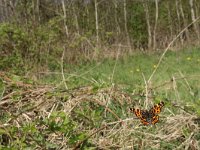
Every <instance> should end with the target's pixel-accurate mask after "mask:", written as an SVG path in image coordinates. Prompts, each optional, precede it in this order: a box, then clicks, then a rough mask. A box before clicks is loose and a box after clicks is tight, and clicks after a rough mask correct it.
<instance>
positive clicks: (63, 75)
mask: <svg viewBox="0 0 200 150" xmlns="http://www.w3.org/2000/svg"><path fill="white" fill-rule="evenodd" d="M64 55H65V47H63V53H62V58H61V73H62V78H63V82H64V85H65V88H66V90H68V87H67V84H66V79H65V74H64V67H63V60H64Z"/></svg>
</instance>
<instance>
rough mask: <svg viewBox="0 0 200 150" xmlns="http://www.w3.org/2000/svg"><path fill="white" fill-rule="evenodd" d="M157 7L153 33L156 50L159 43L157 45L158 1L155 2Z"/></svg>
mask: <svg viewBox="0 0 200 150" xmlns="http://www.w3.org/2000/svg"><path fill="white" fill-rule="evenodd" d="M155 5H156V14H155V25H154V31H153V49H154V50H156V48H157V43H156V29H157V23H158V0H155Z"/></svg>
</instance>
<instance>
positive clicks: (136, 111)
mask: <svg viewBox="0 0 200 150" xmlns="http://www.w3.org/2000/svg"><path fill="white" fill-rule="evenodd" d="M130 110H131V111H132V112H133V113H134V114H135V115H136V116H137V117H138V118H140V119H141V118H142V113H141V110H140V109H136V108H130Z"/></svg>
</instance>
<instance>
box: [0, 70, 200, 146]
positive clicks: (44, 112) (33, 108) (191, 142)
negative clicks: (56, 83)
mask: <svg viewBox="0 0 200 150" xmlns="http://www.w3.org/2000/svg"><path fill="white" fill-rule="evenodd" d="M1 78H2V79H3V81H4V84H5V90H4V92H3V97H2V99H1V101H0V108H1V118H3V119H1V125H0V126H1V130H2V131H1V145H2V146H3V147H6V146H11V145H12V146H13V144H12V143H13V142H14V143H15V142H16V140H20V139H21V137H25V138H26V139H25V143H26V146H30V145H32V144H35V147H34V148H35V149H47V145H46V144H45V143H43V142H42V141H38V140H36V139H35V137H34V136H35V133H34V132H33V131H29V130H28V131H26V132H24V133H23V132H22V131H24V130H22V129H21V128H24V125H28V124H31V123H34V126H35V128H36V129H37V130H38V131H39V132H40V133H41V134H42V135H43V134H45V135H43V136H44V137H45V140H46V141H48V142H49V143H53V144H55V145H57V147H56V149H79V148H80V147H83V146H86V147H94V148H97V149H166V148H168V149H192V150H197V149H200V146H199V143H198V138H197V136H199V131H200V126H199V121H198V120H199V119H198V117H197V116H196V115H195V114H189V113H187V112H185V111H184V110H180V111H178V113H177V114H174V113H172V111H171V110H170V109H171V108H167V106H166V107H165V109H164V111H163V112H162V113H161V114H162V115H161V117H160V118H161V119H160V121H159V123H158V124H156V125H155V126H143V125H141V124H140V121H139V120H138V119H136V118H135V117H134V116H133V114H131V112H129V111H128V110H129V107H130V106H131V105H136V101H134V100H132V98H131V96H130V95H129V94H127V93H124V92H122V90H120V88H119V87H116V86H112V87H104V88H97V89H94V87H92V86H91V87H89V86H87V87H80V88H76V89H72V90H68V91H67V90H59V89H57V88H55V87H53V86H44V85H40V86H39V85H30V84H25V83H23V82H20V83H19V82H14V81H12V80H8V79H9V78H8V77H6V78H5V74H2V73H1ZM111 107H112V108H111ZM99 109H100V110H99ZM177 109H178V108H177ZM98 110H99V111H100V112H101V113H100V115H101V116H97V117H98V119H95V117H96V115H91V114H92V113H93V112H95V111H98ZM54 112H64V114H65V116H67V117H68V118H69V119H70V120H71V121H73V122H74V123H75V124H76V125H75V127H74V128H72V129H69V130H72V132H73V134H74V135H78V134H75V133H83V132H84V133H86V136H85V137H84V138H82V139H81V140H79V141H76V142H74V143H73V144H70V143H69V141H70V138H71V137H70V136H68V135H66V133H64V132H60V131H52V132H50V130H48V132H47V129H49V125H50V124H47V123H44V120H51V121H52V120H53V121H54V122H55V123H56V124H61V123H63V118H62V116H59V115H58V116H56V117H55V118H52V116H53V113H54ZM80 114H81V115H80ZM41 122H43V123H41ZM14 127H16V129H15V130H16V132H14V134H13V132H12V128H14ZM88 143H89V144H88ZM15 146H16V145H15ZM26 146H25V147H26ZM16 147H17V146H16ZM16 147H15V148H16ZM19 147H20V146H18V148H19ZM21 147H22V146H21Z"/></svg>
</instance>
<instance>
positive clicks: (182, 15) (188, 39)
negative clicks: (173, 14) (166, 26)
mask: <svg viewBox="0 0 200 150" xmlns="http://www.w3.org/2000/svg"><path fill="white" fill-rule="evenodd" d="M179 7H180V13H181V17H182V20H183V25H184V27H183V28H185V27H186V26H187V22H186V19H185V14H184V12H183V6H182V1H181V0H179ZM185 37H186V40H187V41H190V37H189V31H188V29H186V30H185Z"/></svg>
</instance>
